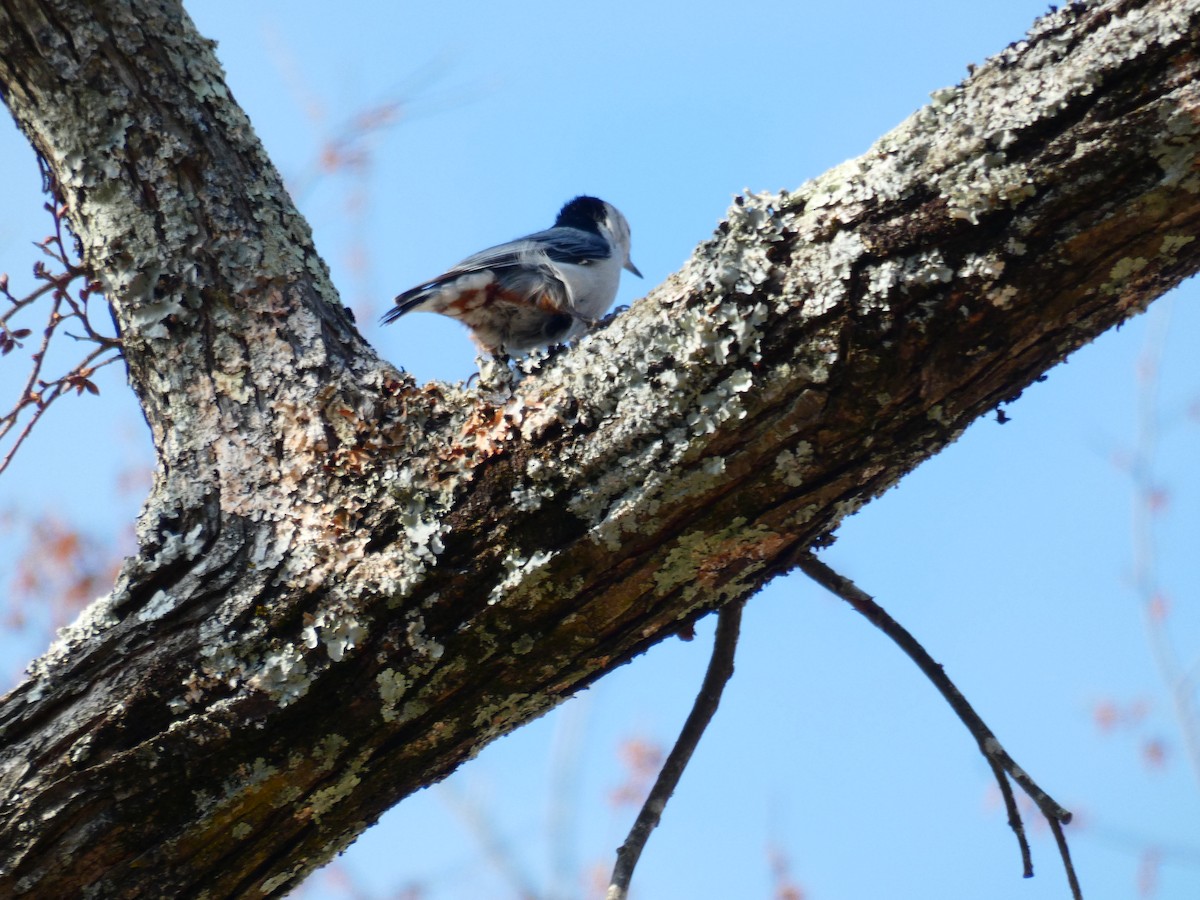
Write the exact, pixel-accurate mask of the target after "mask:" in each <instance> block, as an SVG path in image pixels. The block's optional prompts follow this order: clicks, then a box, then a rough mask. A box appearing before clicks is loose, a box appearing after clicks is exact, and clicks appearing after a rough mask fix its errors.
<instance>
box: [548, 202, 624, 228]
mask: <svg viewBox="0 0 1200 900" xmlns="http://www.w3.org/2000/svg"><path fill="white" fill-rule="evenodd" d="M609 209H610V207H609V205H608V204H607V203H605V202H604V201H603V200H598V199H596V198H595V197H576V198H575V199H574V200H569V201H567V202H566V203H565V204H563V208H562V209H561V210H559V212H558V218H557V219H555V220H554V224H555V226H556V227H561V228H578V229H579V230H580V231H590V232H592V234H599V233H600V226H601V225H603V224H604V221H605V220H606V219H607V218H608V215H609V212H608V211H609Z"/></svg>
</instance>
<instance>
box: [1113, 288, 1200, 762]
mask: <svg viewBox="0 0 1200 900" xmlns="http://www.w3.org/2000/svg"><path fill="white" fill-rule="evenodd" d="M1148 319H1149V327H1148V328H1147V333H1146V341H1145V345H1144V346H1143V348H1142V352H1141V355H1140V357H1139V358H1138V395H1137V430H1136V443H1135V448H1134V454H1133V459H1132V460H1131V466H1130V474H1131V475H1132V478H1133V486H1134V491H1135V494H1134V503H1133V523H1132V526H1133V528H1132V530H1133V577H1134V589H1135V590H1136V591H1137V593H1138V599H1139V600H1140V601H1141V605H1142V613H1143V616H1144V618H1145V623H1146V635H1147V637H1148V638H1149V642H1150V652H1151V654H1152V656H1153V659H1154V664H1155V666H1156V667H1157V668H1158V671H1159V674H1160V676H1161V677H1162V680H1163V683H1164V684H1165V685H1166V687H1167V692H1168V694H1169V695H1170V698H1171V704H1172V706H1173V707H1174V711H1175V719H1176V722H1177V723H1178V725H1179V732H1180V734H1181V735H1182V737H1183V745H1184V751H1185V755H1186V756H1187V759H1188V762H1189V763H1190V764H1191V768H1192V775H1193V776H1194V777H1195V778H1196V780H1197V782H1198V783H1200V711H1198V710H1197V709H1196V705H1195V681H1194V673H1189V671H1188V667H1187V665H1186V664H1185V663H1184V661H1183V660H1181V659H1180V658H1179V655H1178V654H1177V653H1176V651H1175V648H1174V646H1173V645H1172V641H1171V635H1170V625H1171V621H1172V620H1171V614H1170V606H1171V604H1170V603H1169V600H1168V593H1167V590H1166V588H1165V587H1164V586H1163V585H1162V583H1161V582H1160V564H1159V560H1158V541H1157V537H1156V533H1155V524H1156V521H1157V520H1158V518H1159V516H1160V514H1161V512H1162V510H1163V507H1164V505H1165V503H1166V498H1167V495H1166V492H1165V490H1164V488H1163V486H1162V485H1161V484H1160V483H1159V481H1158V478H1157V473H1156V472H1155V461H1156V453H1157V451H1158V439H1159V402H1158V389H1159V385H1160V377H1159V376H1160V370H1161V368H1162V362H1163V357H1164V355H1165V353H1166V343H1167V335H1168V334H1169V333H1170V321H1171V303H1170V298H1168V299H1167V302H1166V303H1165V304H1163V305H1162V306H1156V307H1155V308H1154V312H1153V314H1152V315H1150V316H1149V317H1148Z"/></svg>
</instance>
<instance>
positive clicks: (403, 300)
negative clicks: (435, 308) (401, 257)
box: [379, 283, 437, 325]
mask: <svg viewBox="0 0 1200 900" xmlns="http://www.w3.org/2000/svg"><path fill="white" fill-rule="evenodd" d="M436 287H437V285H436V283H435V284H423V285H421V286H420V287H415V288H413V289H412V290H408V291H405V292H404V293H403V294H399V295H397V297H396V300H395V304H396V305H395V306H393V307H392V308H391V309H389V310H388V311H387V312H385V313H384V314H383V315H382V316H380V319H379V321H381V322H382V323H383V324H384V325H391V324H392V323H393V322H395V321H396V320H397V319H398V318H400V317H401V316H402V315H404V314H405V313H407V312H412V311H413V310H414V309H417V308H419V307H420V306H421V304H422V303H424V302H425V301H426V300H428V299H429V295H430V293H431V292H432V291H433V290H434V289H435V288H436Z"/></svg>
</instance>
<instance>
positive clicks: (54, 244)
mask: <svg viewBox="0 0 1200 900" xmlns="http://www.w3.org/2000/svg"><path fill="white" fill-rule="evenodd" d="M46 172H47V170H46V168H45V166H44V165H43V175H44V176H45V175H46ZM45 189H46V191H47V193H49V194H50V195H51V197H53V198H55V199H54V201H53V202H48V203H46V205H45V207H46V210H47V212H49V213H50V216H51V218H52V219H53V220H54V233H53V234H51V235H49V236H47V237H46V238H44V239H43V240H41V241H38V242H36V244H35V246H36V247H37V248H38V250H39V251H40V252H41V253H42V254H43V255H44V256H46V257H47V258H48V259H49V260H50V261H51V263H52V265H51V266H49V267H48V266H47V265H46V263H45V262H43V261H42V260H38V261H37V262H35V263H34V265H33V277H34V280H35V281H37V282H39V284H37V286H36V287H34V288H33V289H32V290H30V291H29V292H27V293H26V294H24V295H23V296H19V297H18V296H16V295H15V294H13V293H12V292H11V291H10V289H9V281H8V276H7V275H4V274H0V357H3V356H8V355H9V354H10V353H12V351H13V350H23V349H24V348H25V344H24V342H25V341H26V340H27V339H28V338H30V337H31V336H32V335H33V329H31V328H27V327H15V326H14V325H13V322H14V320H15V319H16V318H17V317H18V315H20V314H21V313H24V312H25V311H27V310H29V309H30V308H32V307H33V306H34V304H36V303H38V301H40V300H42V298H43V297H46V296H47V295H48V296H49V297H50V304H49V311H48V313H47V315H46V318H45V325H44V326H43V328H42V330H41V339H40V341H39V342H38V345H37V349H36V350H34V351H32V352H31V353H30V354H29V371H28V373H27V375H26V377H25V379H24V383H23V384H22V387H21V389H20V392H19V393H18V394H17V397H16V399H15V400H14V401H13V405H12V406H11V407H10V408H9V409H8V411H7V412H4V413H2V414H0V442H3V441H5V440H8V441H10V443H9V444H8V446H7V447H6V448H3V449H4V452H3V456H0V472H3V471H4V470H5V469H7V468H8V466H9V464H10V463H11V462H12V460H13V457H14V456H15V455H16V452H17V450H18V449H20V447H21V445H22V444H23V443H24V442H25V439H26V438H27V437H29V435H30V433H31V432H32V431H33V427H34V426H35V425H36V424H37V422H38V420H40V419H41V417H42V416H43V415H44V414H45V412H46V410H47V409H49V408H50V405H51V404H52V403H53V402H54V401H55V400H57V399H58V398H59V397H62V396H63V395H64V394H68V393H70V392H71V391H74V392H75V393H76V394H77V395H78V394H82V393H84V392H85V391H86V392H88V393H90V394H98V393H100V389H99V388H97V387H96V384H95V382H93V381H92V376H93V375H94V373H95V372H96V370H97V369H100V368H102V367H103V366H106V365H109V364H110V363H113V362H115V361H116V360H118V359H120V346H121V344H120V341H119V340H118V339H116V338H112V337H108V336H106V335H104V334H101V333H100V332H99V331H97V330H96V328H95V327H94V326H93V325H92V322H91V320H90V319H89V317H88V300H89V299H91V298H92V297H93V296H94V295H95V294H97V293H98V291H99V285H97V284H96V283H94V282H90V281H87V280H86V277H85V272H84V269H83V267H82V266H81V265H80V264H79V263H77V262H72V259H73V258H76V257H77V253H73V252H70V251H68V249H67V243H66V237H67V234H66V233H65V231H64V223H63V216H64V215H65V213H66V210H65V208H64V207H63V205H62V204H61V203H60V202H58V200H57V190H56V189H55V186H54V184H53V183H52V182H50V181H49V180H48V178H47V180H46V184H45ZM79 281H82V282H83V285H82V287H80V288H78V291H77V293H74V294H72V288H73V287H74V286H75V284H76V282H79ZM5 301H6V302H5ZM72 321H74V322H75V323H77V324H78V325H79V326H81V327H82V329H83V334H82V335H76V334H71V333H70V332H68V331H66V330H65V328H64V327H63V326H64V325H65V324H66V323H68V322H72ZM59 333H62V334H65V335H66V336H67V337H71V338H74V339H75V340H81V341H86V342H88V343H91V344H93V345H94V348H93V349H92V350H91V351H90V352H88V353H87V354H86V355H85V356H84V358H83V359H82V360H80V361H79V362H77V363H76V364H75V365H74V366H72V367H71V369H70V370H69V371H67V372H66V373H65V374H64V375H60V376H59V377H57V378H53V379H49V380H47V379H45V378H43V377H42V373H43V369H44V367H45V365H46V360H47V354H48V352H49V350H50V346H51V342H52V340H53V339H54V336H55V335H56V334H59Z"/></svg>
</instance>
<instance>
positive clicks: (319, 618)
mask: <svg viewBox="0 0 1200 900" xmlns="http://www.w3.org/2000/svg"><path fill="white" fill-rule="evenodd" d="M366 636H367V626H366V623H365V622H363V621H362V620H361V619H360V618H359V617H358V615H357V614H356V613H355V612H354V611H353V610H351V609H350V608H348V607H347V606H345V605H344V604H334V605H332V606H330V607H327V608H325V609H322V610H321V611H320V612H318V613H317V614H316V615H314V616H310V617H306V621H305V625H304V628H303V630H302V631H301V638H302V640H303V641H304V645H305V646H306V647H308V648H309V649H310V650H311V649H315V648H316V647H317V646H318V645H320V644H323V645H324V646H325V650H326V651H327V652H328V653H329V658H330V659H331V660H333V661H334V662H341V661H342V658H343V657H344V656H345V655H346V651H347V650H350V649H351V648H353V647H356V646H359V645H361V644H362V642H363V639H364V638H366Z"/></svg>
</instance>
